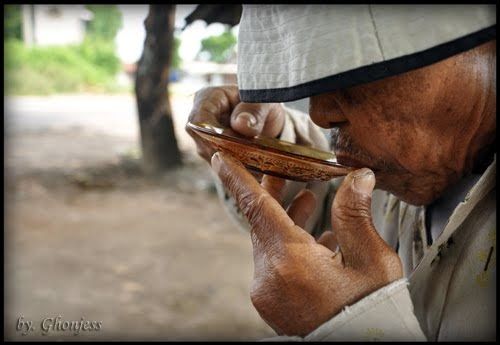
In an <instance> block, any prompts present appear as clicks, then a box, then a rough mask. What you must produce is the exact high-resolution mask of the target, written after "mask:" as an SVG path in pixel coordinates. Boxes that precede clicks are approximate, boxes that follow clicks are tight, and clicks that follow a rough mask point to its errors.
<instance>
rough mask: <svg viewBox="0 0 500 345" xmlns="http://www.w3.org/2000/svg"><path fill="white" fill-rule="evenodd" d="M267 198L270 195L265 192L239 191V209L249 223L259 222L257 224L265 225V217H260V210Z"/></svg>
mask: <svg viewBox="0 0 500 345" xmlns="http://www.w3.org/2000/svg"><path fill="white" fill-rule="evenodd" d="M268 198H270V195H269V194H267V193H265V194H259V195H255V194H254V193H251V192H249V191H245V192H243V193H241V196H240V200H239V204H240V207H241V211H242V212H243V214H244V215H245V216H246V217H247V219H248V221H249V222H250V224H252V225H253V224H256V223H257V222H259V225H261V226H267V224H265V222H266V219H265V217H262V210H263V208H264V207H265V205H266V203H267V202H268Z"/></svg>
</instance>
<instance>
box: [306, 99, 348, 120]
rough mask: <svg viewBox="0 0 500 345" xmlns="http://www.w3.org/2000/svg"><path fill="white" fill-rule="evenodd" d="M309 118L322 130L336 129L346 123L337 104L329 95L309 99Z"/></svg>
mask: <svg viewBox="0 0 500 345" xmlns="http://www.w3.org/2000/svg"><path fill="white" fill-rule="evenodd" d="M329 96H330V97H329ZM309 116H310V117H311V120H312V121H313V122H314V123H315V124H317V125H318V126H320V127H323V128H333V127H337V126H338V125H339V124H340V123H342V122H346V121H348V120H347V117H346V116H345V115H344V112H343V109H342V108H341V106H340V105H339V103H338V102H337V101H336V100H335V99H334V98H333V96H332V95H329V94H324V95H319V96H313V97H311V99H310V101H309Z"/></svg>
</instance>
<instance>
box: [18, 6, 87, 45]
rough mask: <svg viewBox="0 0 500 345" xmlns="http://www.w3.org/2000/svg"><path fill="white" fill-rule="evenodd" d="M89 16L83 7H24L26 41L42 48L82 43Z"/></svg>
mask: <svg viewBox="0 0 500 345" xmlns="http://www.w3.org/2000/svg"><path fill="white" fill-rule="evenodd" d="M31 11H34V19H31V18H30V17H31ZM89 15H91V13H90V12H89V11H87V10H86V9H85V7H84V6H83V5H23V24H24V32H25V41H26V43H28V44H35V45H41V46H43V45H62V44H73V43H80V42H82V41H83V38H84V37H85V21H84V19H85V18H88V19H89Z"/></svg>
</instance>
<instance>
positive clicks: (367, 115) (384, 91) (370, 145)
mask: <svg viewBox="0 0 500 345" xmlns="http://www.w3.org/2000/svg"><path fill="white" fill-rule="evenodd" d="M494 43H495V42H493V45H491V44H485V45H482V46H480V47H478V48H476V49H474V50H473V51H469V52H466V53H462V54H459V55H456V56H454V57H451V58H449V59H446V60H443V61H441V62H439V63H436V64H433V65H430V66H427V67H424V68H420V69H417V70H414V71H410V72H407V73H404V74H401V75H398V76H395V77H391V78H387V79H383V80H380V81H376V82H372V83H369V84H364V85H360V86H356V87H352V88H349V89H344V90H338V91H335V92H331V93H327V94H322V95H318V96H314V97H311V99H310V116H311V118H312V120H313V121H314V122H315V123H316V124H318V125H319V126H321V127H324V128H332V148H333V150H334V151H335V152H336V154H337V158H338V160H339V162H340V163H343V164H346V165H352V166H355V167H369V168H371V169H372V170H374V172H375V174H376V177H377V188H380V189H384V190H387V191H389V192H391V193H393V194H394V195H396V196H398V197H399V198H401V199H402V200H404V201H407V202H409V203H412V204H428V203H430V202H431V201H432V200H434V199H435V198H436V197H438V196H439V194H440V193H442V191H443V190H444V189H445V188H446V187H447V186H448V185H450V184H452V183H454V182H456V181H457V180H458V179H459V178H460V177H461V176H462V174H463V173H464V172H465V171H466V170H467V169H470V168H471V166H470V165H471V164H472V161H473V159H474V157H473V155H474V154H475V152H477V150H478V149H479V146H484V145H485V143H486V142H488V143H489V141H492V138H494V135H495V125H496V124H495V120H494V118H495V117H494V116H484V113H485V112H486V113H488V112H489V113H491V114H494V113H495V109H496V101H492V99H495V98H496V97H495V96H496V85H495V84H496V83H495V79H494V78H495V76H494V75H495V69H491V67H492V66H491V65H492V64H494V63H495V62H494V60H495V59H496V51H493V53H494V54H495V55H494V57H493V59H492V54H491V50H492V49H493V50H494V49H495V48H494V47H495V46H494ZM481 49H482V50H481ZM485 52H486V53H485ZM494 67H496V66H494ZM492 107H493V108H492ZM490 117H492V118H493V120H491V119H490ZM492 121H493V123H492ZM484 132H486V134H484ZM471 150H472V152H471Z"/></svg>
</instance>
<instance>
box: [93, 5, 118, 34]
mask: <svg viewBox="0 0 500 345" xmlns="http://www.w3.org/2000/svg"><path fill="white" fill-rule="evenodd" d="M86 7H87V9H88V10H89V11H91V12H92V13H93V14H94V17H93V18H92V20H91V21H90V22H89V24H88V27H87V35H88V36H89V37H90V38H92V39H98V40H103V41H108V42H113V40H114V39H115V37H116V34H117V33H118V30H120V28H121V27H122V14H121V12H120V10H119V9H118V7H116V5H87V6H86Z"/></svg>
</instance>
